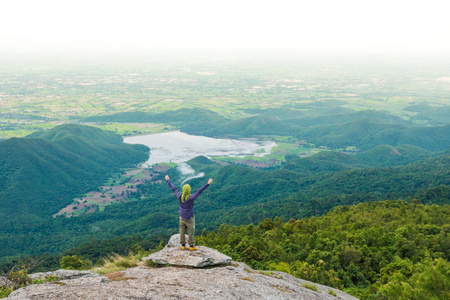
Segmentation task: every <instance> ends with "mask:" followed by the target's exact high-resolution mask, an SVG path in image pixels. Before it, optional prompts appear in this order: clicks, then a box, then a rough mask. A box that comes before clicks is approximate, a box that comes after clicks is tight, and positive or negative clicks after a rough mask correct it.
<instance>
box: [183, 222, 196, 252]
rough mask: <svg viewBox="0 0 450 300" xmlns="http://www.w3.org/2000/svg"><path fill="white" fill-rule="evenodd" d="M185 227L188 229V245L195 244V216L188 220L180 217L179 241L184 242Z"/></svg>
mask: <svg viewBox="0 0 450 300" xmlns="http://www.w3.org/2000/svg"><path fill="white" fill-rule="evenodd" d="M186 228H187V231H188V235H189V237H188V243H189V245H190V246H194V245H195V241H194V233H195V217H194V216H192V218H190V219H189V220H185V219H183V218H182V217H180V243H181V244H186V236H185V234H186Z"/></svg>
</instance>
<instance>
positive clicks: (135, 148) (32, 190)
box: [0, 125, 148, 216]
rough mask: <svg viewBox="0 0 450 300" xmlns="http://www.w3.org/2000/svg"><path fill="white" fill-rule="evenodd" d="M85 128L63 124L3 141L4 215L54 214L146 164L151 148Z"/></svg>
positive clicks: (0, 163)
mask: <svg viewBox="0 0 450 300" xmlns="http://www.w3.org/2000/svg"><path fill="white" fill-rule="evenodd" d="M119 141H122V138H121V137H120V136H117V135H115V134H112V133H107V132H104V131H101V130H100V129H97V128H93V127H88V126H83V125H62V126H59V127H55V128H53V129H51V130H49V131H46V132H38V133H36V134H32V135H30V136H29V137H27V138H21V139H18V138H12V139H8V140H4V141H1V142H0V153H1V156H0V166H1V169H0V178H1V180H0V182H1V183H0V187H1V190H0V199H2V208H1V210H0V214H1V215H11V214H12V215H23V214H34V215H39V216H46V215H47V216H49V215H51V214H53V213H55V212H56V211H58V210H59V209H60V208H61V207H64V206H66V205H67V204H70V202H71V200H72V199H73V198H74V197H75V196H78V195H79V194H80V193H82V192H83V191H89V190H90V189H94V188H97V186H99V185H100V184H101V183H102V182H103V181H104V180H106V179H107V178H108V176H109V174H111V173H112V172H113V171H114V170H117V169H118V168H120V167H124V166H126V165H130V164H133V163H134V164H136V163H138V162H141V161H144V160H145V159H146V158H147V157H148V148H147V147H145V146H142V145H127V144H123V143H121V142H119Z"/></svg>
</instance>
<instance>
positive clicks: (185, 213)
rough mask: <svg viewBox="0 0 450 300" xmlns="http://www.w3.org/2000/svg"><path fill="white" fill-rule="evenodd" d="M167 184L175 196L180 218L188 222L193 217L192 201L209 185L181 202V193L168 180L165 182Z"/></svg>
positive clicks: (206, 185)
mask: <svg viewBox="0 0 450 300" xmlns="http://www.w3.org/2000/svg"><path fill="white" fill-rule="evenodd" d="M167 183H168V184H169V186H170V187H171V188H172V191H173V192H174V193H175V196H177V198H178V202H179V203H180V217H182V218H183V219H185V220H189V219H190V218H192V216H193V215H194V200H195V199H197V197H198V196H199V195H200V194H201V193H202V192H203V191H204V190H206V188H207V187H208V186H209V184H205V185H204V186H202V187H201V188H200V189H199V190H198V191H197V192H195V194H191V195H190V196H189V199H188V200H186V201H184V202H181V193H180V192H179V191H178V190H177V188H176V187H175V186H174V185H173V184H172V182H170V179H169V180H167Z"/></svg>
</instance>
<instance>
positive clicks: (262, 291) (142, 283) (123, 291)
mask: <svg viewBox="0 0 450 300" xmlns="http://www.w3.org/2000/svg"><path fill="white" fill-rule="evenodd" d="M268 274H269V273H268ZM268 274H264V273H259V272H258V271H254V270H252V269H251V268H250V267H248V266H247V265H245V264H244V263H235V262H233V263H232V264H230V265H228V266H223V267H215V268H207V269H200V268H180V267H160V268H150V267H147V266H141V267H136V268H131V269H127V270H124V271H122V272H116V273H113V274H109V275H108V277H109V278H111V280H109V279H108V278H107V277H105V276H99V277H91V278H79V279H72V280H62V281H58V282H56V283H45V284H35V285H30V286H27V287H25V288H21V289H18V290H17V291H15V292H13V293H12V294H11V295H10V296H9V298H8V299H16V300H19V299H20V300H28V299H30V300H37V299H64V300H72V299H101V300H106V299H108V300H113V299H114V300H126V299H129V300H138V299H140V300H144V299H304V300H309V299H336V300H338V299H352V300H353V299H357V298H355V297H353V296H350V295H348V294H346V293H343V292H341V291H339V290H336V289H332V288H330V287H327V286H322V285H319V284H315V283H314V285H315V286H317V288H318V292H314V291H312V290H310V289H307V288H304V287H302V284H303V283H305V282H307V281H305V280H302V279H298V278H295V277H293V276H291V275H289V274H286V273H283V272H272V273H271V274H270V275H268ZM330 289H331V290H333V291H334V292H335V293H336V297H335V296H332V295H330V294H328V291H329V290H330Z"/></svg>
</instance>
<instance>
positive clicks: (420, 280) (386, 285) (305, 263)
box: [198, 198, 450, 299]
mask: <svg viewBox="0 0 450 300" xmlns="http://www.w3.org/2000/svg"><path fill="white" fill-rule="evenodd" d="M441 201H442V202H444V201H448V198H444V199H441ZM449 224H450V206H449V205H445V206H438V205H422V204H421V203H420V201H419V200H417V199H413V200H412V201H411V203H407V202H405V201H403V200H397V201H382V202H368V203H361V204H358V205H353V206H339V207H337V208H335V209H333V210H332V211H331V212H329V213H327V214H326V215H324V216H321V217H317V218H316V217H312V218H304V219H299V220H295V219H291V220H289V221H288V222H287V223H284V222H283V221H282V219H280V218H275V219H273V220H272V219H266V220H264V221H263V222H261V223H259V224H258V225H253V224H250V225H243V226H228V225H222V226H220V228H219V229H218V230H217V231H212V232H206V231H203V233H202V236H201V237H199V238H198V242H199V243H201V244H202V245H206V246H208V247H213V248H216V249H217V250H219V251H221V252H223V253H225V254H227V255H230V256H231V257H233V259H235V260H238V261H244V262H246V263H248V264H249V265H250V266H252V267H253V268H257V269H271V270H278V271H284V272H287V273H289V274H291V275H294V276H297V277H300V278H303V279H307V280H312V281H314V282H318V283H321V284H324V285H329V286H333V287H337V288H341V289H344V291H346V292H348V293H351V294H353V295H355V296H358V297H360V298H362V299H448V297H450V263H449V259H450V226H449Z"/></svg>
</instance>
